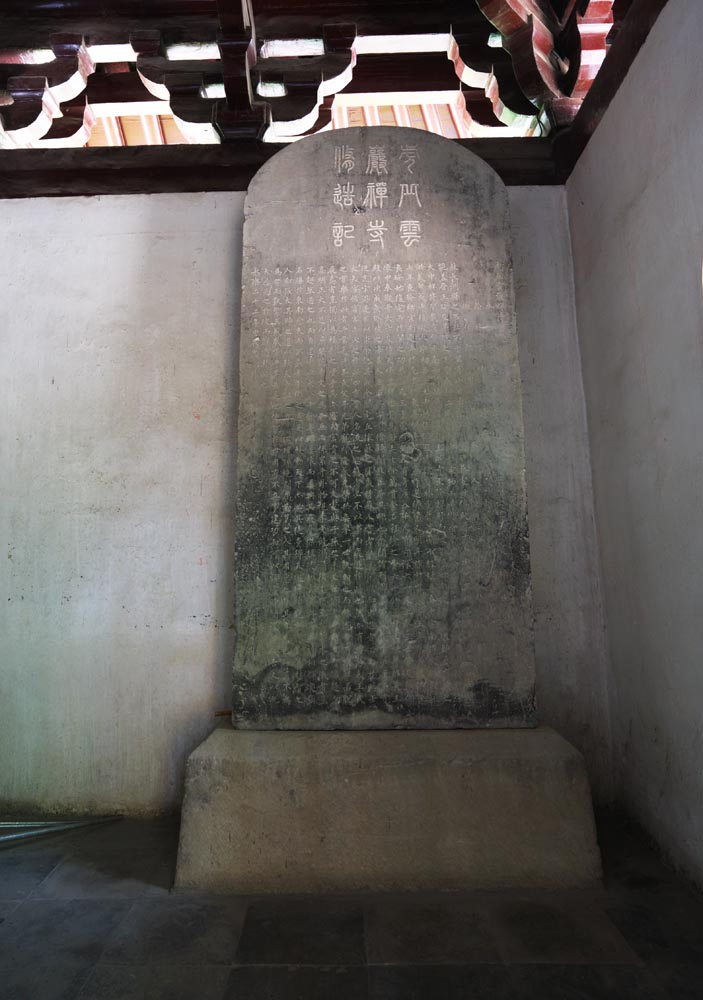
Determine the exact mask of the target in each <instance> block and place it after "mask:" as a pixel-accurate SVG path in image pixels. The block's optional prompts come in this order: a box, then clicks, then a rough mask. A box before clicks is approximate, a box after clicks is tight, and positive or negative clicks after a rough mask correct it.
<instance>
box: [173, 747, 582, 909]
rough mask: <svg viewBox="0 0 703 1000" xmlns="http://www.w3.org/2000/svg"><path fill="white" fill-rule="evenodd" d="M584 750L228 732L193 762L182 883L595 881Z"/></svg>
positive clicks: (411, 886)
mask: <svg viewBox="0 0 703 1000" xmlns="http://www.w3.org/2000/svg"><path fill="white" fill-rule="evenodd" d="M599 878H600V855H599V852H598V846H597V843H596V835H595V828H594V823H593V811H592V807H591V799H590V794H589V788H588V779H587V777H586V770H585V766H584V762H583V758H582V757H581V754H580V753H578V751H577V750H575V749H574V748H573V747H572V746H570V745H569V744H568V743H566V742H565V740H563V739H562V738H561V737H560V736H558V735H557V734H556V733H555V732H554V731H553V730H551V729H547V728H539V729H532V730H508V729H505V730H461V731H457V730H453V731H407V730H405V731H392V732H378V731H376V732H280V731H269V732H254V731H236V730H232V729H230V728H222V729H217V730H215V732H214V733H212V735H211V736H210V737H208V739H207V740H205V742H204V743H202V744H201V746H199V747H198V749H197V750H195V752H194V753H193V754H191V756H190V759H189V761H188V770H187V777H186V794H185V802H184V805H183V818H182V825H181V840H180V846H179V851H178V870H177V875H176V888H177V889H180V890H208V891H214V892H232V893H247V894H248V893H320V892H353V891H357V890H363V891H374V892H377V891H384V890H419V889H441V890H449V889H503V888H540V889H557V888H559V889H561V888H567V887H569V888H577V887H578V888H584V887H591V886H593V885H595V884H597V882H598V880H599Z"/></svg>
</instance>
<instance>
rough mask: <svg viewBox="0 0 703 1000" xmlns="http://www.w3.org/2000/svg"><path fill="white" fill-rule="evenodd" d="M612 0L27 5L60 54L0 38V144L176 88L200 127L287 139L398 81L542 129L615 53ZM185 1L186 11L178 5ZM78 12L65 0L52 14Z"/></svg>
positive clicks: (525, 129) (69, 131) (28, 32)
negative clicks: (45, 54) (609, 42)
mask: <svg viewBox="0 0 703 1000" xmlns="http://www.w3.org/2000/svg"><path fill="white" fill-rule="evenodd" d="M8 2H9V3H10V6H11V7H13V5H14V7H18V4H17V3H15V2H14V0H8ZM557 4H559V5H560V7H561V8H562V9H561V10H560V11H557V10H555V6H556V5H557ZM612 5H613V0H590V2H589V0H551V2H550V0H476V3H475V5H474V4H471V3H467V2H466V0H462V2H459V0H444V2H443V0H438V2H437V3H436V4H426V3H423V4H420V3H415V2H412V0H410V3H403V4H401V3H400V0H384V2H375V3H371V2H370V0H338V2H335V3H329V4H326V3H324V2H323V0H320V2H314V0H311V3H310V4H309V6H308V7H307V8H304V7H302V6H301V5H297V4H295V5H292V4H290V5H288V4H286V3H284V2H282V0H256V2H255V3H252V2H251V0H178V2H175V3H171V4H166V5H159V4H158V3H156V4H154V5H153V6H152V5H151V4H150V5H145V10H144V11H143V12H141V13H139V12H138V13H136V14H135V12H134V11H135V8H134V5H133V4H129V3H126V4H124V6H125V11H122V9H121V8H122V6H123V5H122V4H121V3H120V2H119V0H115V2H114V4H112V5H111V10H112V9H113V8H114V11H115V12H116V13H115V17H114V19H112V18H108V17H106V15H105V13H104V10H103V5H102V4H101V3H98V2H97V0H95V4H94V7H95V10H94V12H93V14H92V15H90V16H88V15H86V16H85V17H80V16H78V15H77V14H76V15H71V18H72V20H71V24H72V26H73V27H74V28H76V29H81V30H76V31H74V32H63V33H62V32H51V33H49V34H48V35H47V34H46V33H45V32H46V26H47V25H50V24H51V23H52V21H51V18H49V16H48V15H45V14H44V15H43V19H42V20H36V21H34V22H31V23H29V22H24V21H22V20H21V19H20V18H19V17H18V16H17V15H16V14H14V15H13V17H14V18H15V20H14V21H13V25H14V28H13V31H10V32H9V35H8V37H12V35H13V32H14V35H15V36H16V37H18V33H19V35H21V36H22V37H23V38H24V37H27V39H28V42H27V43H26V45H30V44H31V45H32V46H33V48H34V49H35V50H37V49H40V50H46V49H47V48H50V50H51V52H50V55H53V58H52V59H51V60H50V61H45V60H41V62H38V61H37V60H36V58H35V57H36V51H35V53H34V56H33V55H32V52H25V53H24V56H23V54H22V52H21V51H20V50H19V49H15V50H12V49H11V48H8V49H6V50H5V51H4V52H2V51H0V144H2V145H3V146H5V147H9V148H18V147H32V146H37V147H41V146H45V145H52V144H62V145H70V144H74V145H83V144H85V143H86V142H87V141H88V139H89V137H90V134H91V129H92V128H93V126H94V123H95V115H94V114H93V111H92V110H91V108H92V106H94V105H95V104H96V103H99V102H101V101H104V102H107V103H108V104H111V105H113V106H115V107H116V106H118V105H120V106H124V105H129V104H134V105H146V104H148V102H150V101H151V102H154V101H157V102H163V107H164V108H165V109H166V110H167V111H168V113H169V114H170V113H172V114H173V116H174V117H175V120H176V122H177V124H178V126H179V129H180V132H181V134H182V136H183V138H184V140H185V141H187V142H192V143H218V142H223V141H224V142H229V141H238V140H241V139H259V140H260V139H265V140H267V141H271V142H287V141H291V140H294V139H297V138H299V137H300V136H302V135H305V134H308V133H310V132H315V131H319V130H320V129H323V128H328V127H332V125H333V121H332V119H333V112H334V108H339V107H353V103H354V97H355V95H359V98H360V99H359V102H358V103H361V104H364V100H368V98H369V95H389V101H388V102H386V103H393V101H392V98H393V96H395V98H396V103H397V104H398V105H399V106H400V108H401V111H400V113H399V117H400V118H404V116H405V117H406V113H405V112H404V111H403V110H402V109H403V107H405V106H407V104H408V103H409V102H410V101H411V95H423V94H434V95H436V94H443V95H446V94H449V95H450V97H449V98H443V100H446V101H449V102H450V103H451V105H452V115H453V116H454V118H455V121H456V122H457V125H458V128H459V131H458V134H459V135H463V136H464V137H488V136H491V137H498V136H502V137H507V136H530V135H544V134H545V131H546V129H547V128H548V127H549V125H548V121H547V119H548V120H549V123H551V125H552V126H554V125H557V126H560V125H564V124H567V123H568V122H569V121H570V120H571V119H572V118H573V116H574V115H575V113H576V112H577V110H578V108H579V107H580V104H581V101H582V100H583V98H584V96H585V95H586V93H587V92H588V89H589V87H590V85H591V83H592V80H593V78H594V76H595V73H596V72H597V69H598V67H599V65H600V62H601V61H602V58H603V56H604V55H605V51H606V39H607V35H608V32H609V30H610V27H611V25H612V23H613V15H612ZM29 6H30V7H31V6H32V0H30V2H29ZM70 6H72V5H67V8H68V7H70ZM73 6H76V5H73ZM162 6H163V12H162V13H161V14H160V15H159V13H158V12H159V11H160V10H161V8H162ZM90 8H91V4H90V2H86V3H81V4H80V5H77V6H76V9H77V10H80V11H88V12H90ZM172 8H173V10H175V9H179V10H182V11H183V14H184V15H187V16H183V17H174V16H171V15H170V14H167V11H169V12H170V11H171V10H172ZM62 10H63V8H62ZM149 11H151V14H149ZM69 14H70V11H69V12H68V13H66V14H65V15H64V14H63V13H62V12H61V11H59V12H57V13H56V14H55V15H52V17H53V23H55V25H60V23H61V20H62V18H64V17H66V18H68V17H69ZM117 15H119V16H117ZM1 19H2V15H0V20H1ZM24 24H27V25H28V26H27V27H26V28H25V29H24V30H21V29H22V26H23V25H24ZM33 25H35V26H33ZM174 43H176V44H175V45H174ZM179 43H180V44H179ZM108 48H112V50H114V49H115V48H119V49H120V51H121V52H122V53H123V55H122V56H120V57H119V58H123V59H124V62H123V63H119V62H118V61H117V59H116V57H115V55H114V51H113V52H112V54H111V55H110V56H109V57H108V56H106V55H105V52H104V50H105V49H108ZM174 49H178V53H177V54H175V55H174ZM25 56H26V57H27V58H26V59H25V58H24V57H25ZM23 60H24V61H23ZM102 61H104V62H105V65H100V63H101V62H102ZM398 95H401V98H400V99H398ZM415 99H416V102H417V103H422V99H421V97H420V98H419V99H418V98H417V97H416V98H415ZM372 103H373V102H372ZM125 113H129V112H125ZM135 113H136V114H140V111H139V109H138V108H137V109H136V110H135ZM343 117H344V115H343V114H342V118H343ZM400 123H403V124H407V122H406V121H404V120H403V121H402V122H400ZM336 124H337V125H338V124H339V121H337V122H336Z"/></svg>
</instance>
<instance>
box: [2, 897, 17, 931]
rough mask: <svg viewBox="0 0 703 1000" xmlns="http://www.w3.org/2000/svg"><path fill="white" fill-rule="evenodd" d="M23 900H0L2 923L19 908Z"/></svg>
mask: <svg viewBox="0 0 703 1000" xmlns="http://www.w3.org/2000/svg"><path fill="white" fill-rule="evenodd" d="M20 903H21V900H19V899H2V900H0V925H2V924H4V923H5V921H6V920H7V918H8V917H9V916H10V914H11V913H14V911H15V910H16V909H17V907H18V906H19V905H20Z"/></svg>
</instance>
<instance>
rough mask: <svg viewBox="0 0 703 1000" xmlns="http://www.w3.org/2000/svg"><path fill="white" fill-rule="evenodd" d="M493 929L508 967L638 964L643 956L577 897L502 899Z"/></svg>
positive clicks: (494, 906)
mask: <svg viewBox="0 0 703 1000" xmlns="http://www.w3.org/2000/svg"><path fill="white" fill-rule="evenodd" d="M490 914H491V927H492V929H493V933H494V935H495V938H496V941H497V942H498V949H499V952H500V955H501V958H502V959H503V961H504V962H516V963H523V962H524V963H527V962H546V963H556V964H567V963H579V964H586V965H588V964H597V963H620V964H625V963H628V962H636V961H637V956H636V955H635V953H634V952H633V951H632V949H631V948H630V947H629V946H628V944H627V942H626V941H625V939H624V938H623V937H622V935H621V934H620V932H619V931H618V930H617V928H616V927H615V926H614V925H613V924H612V923H611V921H610V920H609V919H608V917H607V916H606V914H605V913H604V912H603V911H602V910H601V908H600V907H599V906H597V905H596V904H595V903H593V902H592V901H591V900H590V899H589V898H588V897H587V896H583V897H581V898H579V897H575V896H574V895H573V894H570V893H567V894H559V893H550V894H535V895H514V896H513V895H508V896H505V897H501V896H498V895H496V897H495V899H494V900H492V902H491V903H490Z"/></svg>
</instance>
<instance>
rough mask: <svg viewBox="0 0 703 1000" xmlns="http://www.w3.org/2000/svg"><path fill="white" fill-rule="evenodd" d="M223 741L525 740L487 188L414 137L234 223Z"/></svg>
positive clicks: (450, 153) (315, 158)
mask: <svg viewBox="0 0 703 1000" xmlns="http://www.w3.org/2000/svg"><path fill="white" fill-rule="evenodd" d="M245 214H246V222H245V230H244V263H243V299H242V325H241V356H240V362H241V363H240V408H239V427H238V469H237V551H236V566H235V573H236V601H237V604H236V628H237V633H236V653H235V664H234V711H233V722H234V725H235V727H239V728H254V729H346V728H354V729H379V728H380V729H387V728H458V727H483V726H529V725H534V722H535V717H534V657H533V647H532V606H531V593H530V567H529V545H528V531H527V508H526V499H525V484H524V457H523V426H522V410H521V397H520V375H519V369H518V360H517V340H516V333H515V308H514V299H513V286H512V269H511V260H510V247H509V217H508V203H507V195H506V191H505V188H504V186H503V184H502V182H501V181H500V179H499V178H498V176H497V175H496V174H495V173H494V172H493V171H492V170H491V168H489V167H488V166H487V165H486V164H485V163H484V162H482V161H481V160H479V159H478V158H477V157H475V156H473V155H472V154H471V153H469V152H467V151H466V150H464V149H462V148H458V147H456V146H454V145H453V144H452V143H451V142H449V141H447V140H445V139H442V138H440V137H438V136H434V135H430V134H427V133H423V132H419V131H416V130H411V129H399V128H374V129H366V128H362V129H345V130H341V131H334V132H328V133H324V134H319V135H316V136H312V137H310V138H307V139H305V140H303V141H302V142H299V143H296V144H294V145H292V146H291V147H289V148H288V149H286V150H285V151H283V152H281V153H279V154H278V155H277V156H276V157H274V158H273V159H272V160H270V161H269V162H268V163H267V164H266V165H265V166H264V167H263V168H262V170H260V171H259V173H258V174H257V176H256V177H255V178H254V180H253V182H252V184H251V186H250V189H249V192H248V195H247V202H246V210H245Z"/></svg>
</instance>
